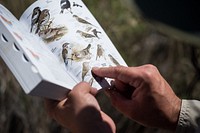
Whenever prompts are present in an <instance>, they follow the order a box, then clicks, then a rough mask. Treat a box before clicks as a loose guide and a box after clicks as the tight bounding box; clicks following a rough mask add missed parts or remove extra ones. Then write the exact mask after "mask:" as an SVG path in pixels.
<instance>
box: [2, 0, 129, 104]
mask: <svg viewBox="0 0 200 133" xmlns="http://www.w3.org/2000/svg"><path fill="white" fill-rule="evenodd" d="M0 55H1V58H2V59H3V60H4V61H5V63H6V64H7V66H8V67H9V69H10V70H11V72H12V73H13V74H14V76H15V77H16V79H17V80H18V82H19V83H20V85H21V86H22V88H23V90H24V91H25V92H26V93H27V94H30V95H34V96H41V97H47V98H52V99H57V100H59V99H62V98H64V97H65V95H66V93H67V92H68V91H70V90H71V89H72V88H73V87H74V86H75V85H76V84H77V83H79V82H81V81H86V82H89V83H90V84H91V85H92V86H93V87H96V88H97V89H101V88H102V85H101V84H99V83H98V82H97V81H96V80H94V77H93V76H92V73H91V69H92V67H108V66H116V65H126V63H125V62H124V60H123V59H122V57H121V56H120V54H119V52H118V51H117V50H116V48H115V47H114V45H113V44H112V42H111V41H110V39H109V38H108V36H107V35H106V33H105V32H104V30H103V29H102V28H101V26H100V25H99V23H98V22H97V21H96V19H95V18H94V17H93V15H92V14H91V12H90V11H89V10H88V8H87V7H86V6H85V5H84V3H83V2H82V1H81V0H37V1H36V2H34V3H33V4H32V5H31V6H30V7H28V8H27V9H26V11H25V12H24V13H23V14H22V16H21V18H20V20H17V19H16V18H15V17H14V16H13V14H12V13H11V12H9V11H8V10H7V9H6V8H5V7H4V6H2V5H0Z"/></svg>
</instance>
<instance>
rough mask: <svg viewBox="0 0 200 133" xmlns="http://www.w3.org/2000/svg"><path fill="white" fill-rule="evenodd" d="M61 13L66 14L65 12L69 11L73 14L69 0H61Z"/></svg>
mask: <svg viewBox="0 0 200 133" xmlns="http://www.w3.org/2000/svg"><path fill="white" fill-rule="evenodd" d="M60 8H61V11H60V13H64V10H65V9H66V10H68V11H69V12H70V13H71V14H72V9H71V4H70V1H69V0H61V1H60Z"/></svg>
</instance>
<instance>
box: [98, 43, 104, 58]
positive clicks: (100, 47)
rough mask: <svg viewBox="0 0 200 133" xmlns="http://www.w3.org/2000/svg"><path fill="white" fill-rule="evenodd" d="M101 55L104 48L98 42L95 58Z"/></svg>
mask: <svg viewBox="0 0 200 133" xmlns="http://www.w3.org/2000/svg"><path fill="white" fill-rule="evenodd" d="M102 56H104V49H103V48H102V46H101V45H100V44H97V57H96V60H97V59H98V58H101V57H102ZM104 58H105V57H104Z"/></svg>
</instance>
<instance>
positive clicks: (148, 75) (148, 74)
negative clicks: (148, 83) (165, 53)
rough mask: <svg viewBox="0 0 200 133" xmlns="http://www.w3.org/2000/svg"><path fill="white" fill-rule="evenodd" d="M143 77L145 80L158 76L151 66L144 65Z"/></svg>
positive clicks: (155, 68)
mask: <svg viewBox="0 0 200 133" xmlns="http://www.w3.org/2000/svg"><path fill="white" fill-rule="evenodd" d="M143 74H144V76H145V77H146V78H147V79H150V78H152V77H155V76H156V75H157V74H158V69H157V67H156V66H154V65H152V64H148V65H145V71H143Z"/></svg>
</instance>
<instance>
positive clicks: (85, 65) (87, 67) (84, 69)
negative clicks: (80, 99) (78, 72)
mask: <svg viewBox="0 0 200 133" xmlns="http://www.w3.org/2000/svg"><path fill="white" fill-rule="evenodd" d="M89 70H90V65H89V62H83V64H82V81H84V78H85V76H86V74H87V73H88V71H89Z"/></svg>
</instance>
